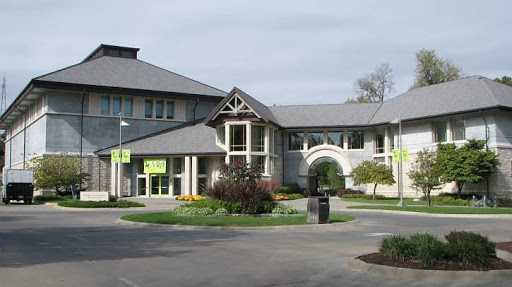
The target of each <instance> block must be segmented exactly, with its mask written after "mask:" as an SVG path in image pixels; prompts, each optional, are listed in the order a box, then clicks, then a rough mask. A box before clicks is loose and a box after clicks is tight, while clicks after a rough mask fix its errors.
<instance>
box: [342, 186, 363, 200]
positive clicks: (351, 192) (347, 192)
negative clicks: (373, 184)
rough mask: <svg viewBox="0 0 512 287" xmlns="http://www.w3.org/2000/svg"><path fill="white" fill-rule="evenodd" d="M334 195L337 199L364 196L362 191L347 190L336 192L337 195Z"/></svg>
mask: <svg viewBox="0 0 512 287" xmlns="http://www.w3.org/2000/svg"><path fill="white" fill-rule="evenodd" d="M336 195H337V196H338V197H339V198H342V197H347V196H348V195H364V192H363V191H362V190H358V189H350V188H347V189H341V190H340V191H338V193H337V194H336Z"/></svg>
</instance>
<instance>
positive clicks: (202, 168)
mask: <svg viewBox="0 0 512 287" xmlns="http://www.w3.org/2000/svg"><path fill="white" fill-rule="evenodd" d="M207 164H208V161H207V160H206V158H205V157H200V158H198V159H197V166H198V168H197V173H198V174H206V169H207Z"/></svg>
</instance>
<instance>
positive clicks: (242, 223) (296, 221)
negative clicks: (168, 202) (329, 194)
mask: <svg viewBox="0 0 512 287" xmlns="http://www.w3.org/2000/svg"><path fill="white" fill-rule="evenodd" d="M121 219H122V220H127V221H135V222H147V223H158V224H176V225H194V226H232V227H250V226H278V225H306V224H308V223H307V222H306V214H304V213H301V214H296V215H290V216H276V217H255V216H254V217H253V216H213V215H210V216H200V215H189V216H185V215H175V214H173V213H171V212H158V213H144V214H132V215H126V216H123V217H121ZM354 219H355V218H354V217H351V216H347V215H338V214H331V215H329V223H339V222H346V221H352V220H354Z"/></svg>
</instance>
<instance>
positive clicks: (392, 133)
mask: <svg viewBox="0 0 512 287" xmlns="http://www.w3.org/2000/svg"><path fill="white" fill-rule="evenodd" d="M394 148H395V130H394V129H393V128H390V129H389V151H388V152H392V151H393V149H394Z"/></svg>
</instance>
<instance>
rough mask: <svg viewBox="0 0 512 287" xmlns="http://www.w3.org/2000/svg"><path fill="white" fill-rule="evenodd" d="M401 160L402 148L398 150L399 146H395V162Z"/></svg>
mask: <svg viewBox="0 0 512 287" xmlns="http://www.w3.org/2000/svg"><path fill="white" fill-rule="evenodd" d="M398 161H400V150H398V149H397V148H394V149H393V162H398Z"/></svg>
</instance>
